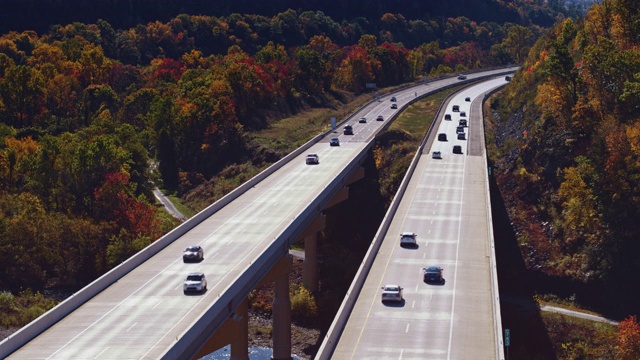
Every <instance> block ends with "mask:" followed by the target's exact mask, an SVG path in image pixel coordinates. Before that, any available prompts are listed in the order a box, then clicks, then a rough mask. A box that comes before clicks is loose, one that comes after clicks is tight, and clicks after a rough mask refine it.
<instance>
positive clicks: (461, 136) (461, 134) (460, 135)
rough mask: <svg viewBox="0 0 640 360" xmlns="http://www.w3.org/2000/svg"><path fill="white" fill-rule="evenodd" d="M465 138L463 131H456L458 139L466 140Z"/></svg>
mask: <svg viewBox="0 0 640 360" xmlns="http://www.w3.org/2000/svg"><path fill="white" fill-rule="evenodd" d="M466 139H467V137H466V135H465V134H464V133H463V132H461V133H458V140H466Z"/></svg>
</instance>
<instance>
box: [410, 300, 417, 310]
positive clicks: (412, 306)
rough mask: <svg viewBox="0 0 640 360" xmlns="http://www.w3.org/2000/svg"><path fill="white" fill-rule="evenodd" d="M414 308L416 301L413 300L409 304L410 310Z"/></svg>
mask: <svg viewBox="0 0 640 360" xmlns="http://www.w3.org/2000/svg"><path fill="white" fill-rule="evenodd" d="M415 307H416V301H415V300H413V302H411V308H412V309H414V308H415Z"/></svg>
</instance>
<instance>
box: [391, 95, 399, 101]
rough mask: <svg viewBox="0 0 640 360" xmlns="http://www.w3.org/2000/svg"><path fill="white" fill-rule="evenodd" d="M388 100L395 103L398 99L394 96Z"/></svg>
mask: <svg viewBox="0 0 640 360" xmlns="http://www.w3.org/2000/svg"><path fill="white" fill-rule="evenodd" d="M389 100H391V101H397V100H398V99H396V97H395V96H392V97H391V99H389Z"/></svg>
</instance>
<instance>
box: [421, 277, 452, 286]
mask: <svg viewBox="0 0 640 360" xmlns="http://www.w3.org/2000/svg"><path fill="white" fill-rule="evenodd" d="M423 282H424V283H425V284H427V285H434V286H444V285H445V284H446V283H447V280H446V279H442V281H426V280H425V281H423Z"/></svg>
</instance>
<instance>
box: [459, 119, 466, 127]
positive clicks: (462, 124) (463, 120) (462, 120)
mask: <svg viewBox="0 0 640 360" xmlns="http://www.w3.org/2000/svg"><path fill="white" fill-rule="evenodd" d="M458 125H460V126H467V119H460V122H459V123H458Z"/></svg>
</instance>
